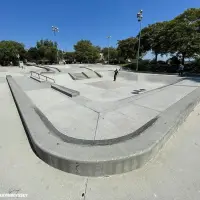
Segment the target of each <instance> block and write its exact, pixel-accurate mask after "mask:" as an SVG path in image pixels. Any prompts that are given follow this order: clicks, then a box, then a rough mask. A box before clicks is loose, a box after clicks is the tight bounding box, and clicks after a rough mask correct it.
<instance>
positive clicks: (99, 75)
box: [93, 71, 103, 78]
mask: <svg viewBox="0 0 200 200" xmlns="http://www.w3.org/2000/svg"><path fill="white" fill-rule="evenodd" d="M93 72H94V73H95V74H96V75H97V76H98V77H100V78H102V77H103V76H102V75H101V74H99V73H98V72H96V71H93Z"/></svg>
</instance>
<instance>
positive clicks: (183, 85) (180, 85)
mask: <svg viewBox="0 0 200 200" xmlns="http://www.w3.org/2000/svg"><path fill="white" fill-rule="evenodd" d="M199 85H200V84H199ZM174 86H179V87H180V86H182V87H195V88H198V87H199V86H194V85H174Z"/></svg>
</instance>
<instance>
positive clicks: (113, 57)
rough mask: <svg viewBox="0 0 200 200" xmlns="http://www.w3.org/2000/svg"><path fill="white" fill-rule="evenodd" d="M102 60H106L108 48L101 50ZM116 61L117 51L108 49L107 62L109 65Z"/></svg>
mask: <svg viewBox="0 0 200 200" xmlns="http://www.w3.org/2000/svg"><path fill="white" fill-rule="evenodd" d="M102 53H103V57H104V60H108V48H107V47H106V48H103V49H102ZM117 61H118V51H117V49H116V48H114V47H110V48H109V62H110V63H117Z"/></svg>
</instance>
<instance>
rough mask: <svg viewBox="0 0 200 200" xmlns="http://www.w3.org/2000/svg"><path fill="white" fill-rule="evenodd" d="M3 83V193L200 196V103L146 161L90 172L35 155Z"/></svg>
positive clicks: (87, 198) (76, 197)
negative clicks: (101, 173) (122, 170)
mask: <svg viewBox="0 0 200 200" xmlns="http://www.w3.org/2000/svg"><path fill="white" fill-rule="evenodd" d="M0 87H1V90H0V94H1V95H0V102H1V112H0V119H1V120H0V127H1V130H3V131H1V133H0V157H1V162H0V193H1V194H2V193H12V194H16V193H24V194H28V199H30V200H35V199H37V200H44V199H49V200H57V199H63V200H65V199H73V200H81V199H84V200H94V199H96V200H105V199H107V200H116V199H118V200H125V199H131V200H132V199H137V200H146V199H148V200H155V199H162V200H175V199H176V200H188V199H192V200H199V199H200V187H199V185H200V175H199V173H198V170H199V168H200V160H199V151H200V134H199V130H200V124H199V123H198V121H199V117H200V105H199V106H198V107H197V108H196V109H195V111H194V112H193V113H192V114H191V115H190V117H189V118H188V119H187V120H186V122H185V124H184V125H183V126H182V127H181V128H180V129H179V130H178V132H176V133H175V134H174V136H173V137H172V138H171V139H170V141H169V142H168V143H167V144H166V146H165V147H164V148H163V150H162V151H161V152H160V154H159V155H158V156H157V157H156V158H155V159H153V160H151V161H150V162H149V163H148V165H146V166H145V167H143V168H141V169H138V170H135V171H132V172H129V173H126V174H122V175H115V176H110V177H101V178H87V177H79V176H75V175H71V174H68V173H65V172H62V171H59V170H57V169H54V168H52V167H50V166H49V165H47V164H45V163H44V162H43V161H41V160H40V159H39V158H37V157H36V156H35V154H34V153H33V152H32V149H31V148H30V145H29V142H28V140H27V137H26V133H25V132H24V129H23V126H22V124H21V120H20V118H19V115H18V112H17V110H16V107H15V104H14V102H13V98H12V96H11V93H10V91H9V88H8V86H7V84H4V83H3V84H2V85H1V84H0ZM8 124H12V126H8ZM11 138H12V139H11Z"/></svg>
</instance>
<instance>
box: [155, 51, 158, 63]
mask: <svg viewBox="0 0 200 200" xmlns="http://www.w3.org/2000/svg"><path fill="white" fill-rule="evenodd" d="M155 61H156V62H157V61H158V53H157V52H155Z"/></svg>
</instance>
